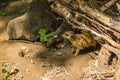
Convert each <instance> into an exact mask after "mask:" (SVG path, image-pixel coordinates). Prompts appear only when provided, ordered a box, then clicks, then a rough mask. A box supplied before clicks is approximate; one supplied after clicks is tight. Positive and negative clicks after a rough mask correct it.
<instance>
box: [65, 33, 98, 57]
mask: <svg viewBox="0 0 120 80" xmlns="http://www.w3.org/2000/svg"><path fill="white" fill-rule="evenodd" d="M63 37H64V38H66V39H68V40H69V41H70V42H71V44H72V46H73V48H75V49H76V52H75V56H77V55H78V53H79V51H80V50H82V49H85V48H89V47H90V46H93V47H96V41H95V40H94V38H93V36H92V35H91V34H90V33H89V32H83V33H82V34H74V33H73V32H72V31H68V32H65V33H64V35H63Z"/></svg>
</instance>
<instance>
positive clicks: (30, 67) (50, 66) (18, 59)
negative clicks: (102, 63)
mask: <svg viewBox="0 0 120 80" xmlns="http://www.w3.org/2000/svg"><path fill="white" fill-rule="evenodd" d="M17 4H18V2H13V4H9V5H8V6H9V9H8V8H6V10H8V15H7V16H5V17H4V18H3V19H2V20H0V70H2V69H3V68H5V69H7V70H10V69H14V68H16V69H18V72H17V73H16V74H14V75H11V76H10V78H11V80H81V78H82V76H83V71H84V68H85V67H87V66H88V65H89V61H90V60H94V59H93V58H92V57H91V56H92V55H94V53H93V52H91V53H90V52H89V53H87V54H81V55H78V56H73V55H72V51H71V48H65V49H61V50H57V51H48V49H47V48H45V47H44V46H43V45H41V44H38V43H31V42H22V41H8V35H7V31H6V29H7V23H8V21H9V20H10V19H12V18H14V17H17V16H20V14H18V13H15V12H14V9H12V8H13V7H14V5H17ZM10 5H12V6H11V7H10ZM12 11H13V12H12ZM24 47H25V48H26V49H25V51H24V55H23V54H22V53H21V52H22V50H23V48H24ZM4 77H5V74H4V73H2V71H0V80H2V79H3V78H4Z"/></svg>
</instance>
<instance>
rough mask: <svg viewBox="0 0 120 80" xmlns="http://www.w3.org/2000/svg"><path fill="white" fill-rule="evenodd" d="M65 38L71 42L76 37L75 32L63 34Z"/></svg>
mask: <svg viewBox="0 0 120 80" xmlns="http://www.w3.org/2000/svg"><path fill="white" fill-rule="evenodd" d="M63 37H64V38H66V39H68V40H71V39H72V38H73V37H74V32H73V31H67V32H65V33H64V34H63Z"/></svg>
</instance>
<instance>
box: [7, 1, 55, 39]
mask: <svg viewBox="0 0 120 80" xmlns="http://www.w3.org/2000/svg"><path fill="white" fill-rule="evenodd" d="M56 23H57V20H56V18H55V16H54V14H53V13H52V11H51V8H50V6H49V5H48V3H47V1H46V0H33V2H32V3H31V7H30V9H29V10H28V11H27V12H26V13H25V14H24V15H22V16H20V17H17V18H15V19H12V20H10V21H9V23H8V26H7V31H8V35H9V39H25V40H30V41H35V40H37V39H38V31H39V29H40V28H45V29H46V30H47V31H53V30H55V29H56V25H57V24H56ZM55 24H56V25H55Z"/></svg>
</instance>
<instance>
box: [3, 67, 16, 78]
mask: <svg viewBox="0 0 120 80" xmlns="http://www.w3.org/2000/svg"><path fill="white" fill-rule="evenodd" d="M17 72H18V69H11V70H10V71H8V70H7V69H6V68H3V69H2V73H5V77H4V78H3V80H10V76H11V75H13V74H16V73H17Z"/></svg>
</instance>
